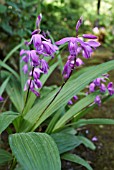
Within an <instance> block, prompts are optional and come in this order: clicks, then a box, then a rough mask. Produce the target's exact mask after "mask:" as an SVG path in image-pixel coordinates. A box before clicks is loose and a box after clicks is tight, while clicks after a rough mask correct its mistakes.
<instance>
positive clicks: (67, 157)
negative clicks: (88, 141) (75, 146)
mask: <svg viewBox="0 0 114 170" xmlns="http://www.w3.org/2000/svg"><path fill="white" fill-rule="evenodd" d="M62 159H64V160H67V161H71V162H75V163H77V164H81V165H83V166H84V167H86V168H87V169H88V170H92V167H91V166H90V165H89V164H88V162H86V161H85V160H84V159H82V158H80V157H79V156H77V155H74V154H70V153H66V154H64V155H63V156H62Z"/></svg>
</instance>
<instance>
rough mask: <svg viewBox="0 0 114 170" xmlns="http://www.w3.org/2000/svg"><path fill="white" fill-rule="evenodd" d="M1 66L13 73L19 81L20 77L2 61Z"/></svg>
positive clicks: (0, 61)
mask: <svg viewBox="0 0 114 170" xmlns="http://www.w3.org/2000/svg"><path fill="white" fill-rule="evenodd" d="M0 66H1V67H3V68H5V69H6V70H8V71H9V72H11V73H12V74H13V75H14V76H15V77H16V78H17V79H18V80H19V75H18V74H17V73H16V72H15V71H14V70H13V69H12V68H11V67H10V66H8V65H7V64H5V63H4V62H3V61H2V60H0Z"/></svg>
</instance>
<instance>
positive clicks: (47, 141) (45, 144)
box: [9, 132, 61, 170]
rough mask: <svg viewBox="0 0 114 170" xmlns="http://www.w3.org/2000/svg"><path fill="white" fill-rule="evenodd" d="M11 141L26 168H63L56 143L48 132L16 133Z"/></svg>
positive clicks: (45, 169)
mask: <svg viewBox="0 0 114 170" xmlns="http://www.w3.org/2000/svg"><path fill="white" fill-rule="evenodd" d="M9 143H10V146H11V149H12V152H13V154H14V155H15V157H16V158H17V161H18V162H19V163H20V164H21V165H22V167H23V168H24V170H48V169H49V170H61V162H60V156H59V151H58V149H57V146H56V143H55V142H54V141H53V139H52V138H51V137H50V136H49V135H47V134H46V133H35V132H29V133H18V134H14V135H11V136H10V137H9Z"/></svg>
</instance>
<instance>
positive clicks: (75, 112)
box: [53, 92, 98, 131]
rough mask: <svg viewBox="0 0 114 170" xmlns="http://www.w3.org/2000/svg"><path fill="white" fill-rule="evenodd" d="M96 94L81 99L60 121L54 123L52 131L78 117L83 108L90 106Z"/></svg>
mask: <svg viewBox="0 0 114 170" xmlns="http://www.w3.org/2000/svg"><path fill="white" fill-rule="evenodd" d="M96 94H98V92H97V93H92V94H90V95H88V96H87V97H84V98H83V99H81V100H80V101H79V102H77V103H76V104H75V105H74V106H72V107H71V108H70V109H69V110H68V111H67V112H66V113H65V114H64V115H63V116H62V117H61V118H60V119H59V121H58V122H57V123H56V125H55V127H54V129H53V131H54V130H56V129H58V128H60V127H61V126H63V125H64V124H65V123H66V122H68V121H69V120H70V119H71V118H72V117H73V116H76V115H78V113H79V112H80V111H81V110H82V109H84V108H85V107H87V106H88V105H89V104H91V103H92V102H93V101H94V99H95V96H96Z"/></svg>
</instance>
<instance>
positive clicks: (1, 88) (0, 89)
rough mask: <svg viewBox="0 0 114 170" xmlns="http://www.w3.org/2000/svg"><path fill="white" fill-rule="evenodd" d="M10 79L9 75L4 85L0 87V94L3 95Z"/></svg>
mask: <svg viewBox="0 0 114 170" xmlns="http://www.w3.org/2000/svg"><path fill="white" fill-rule="evenodd" d="M9 79H10V77H8V78H7V79H6V80H5V81H4V82H3V83H2V85H1V87H0V96H1V95H2V93H3V92H4V90H5V88H6V86H7V84H8V81H9Z"/></svg>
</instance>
